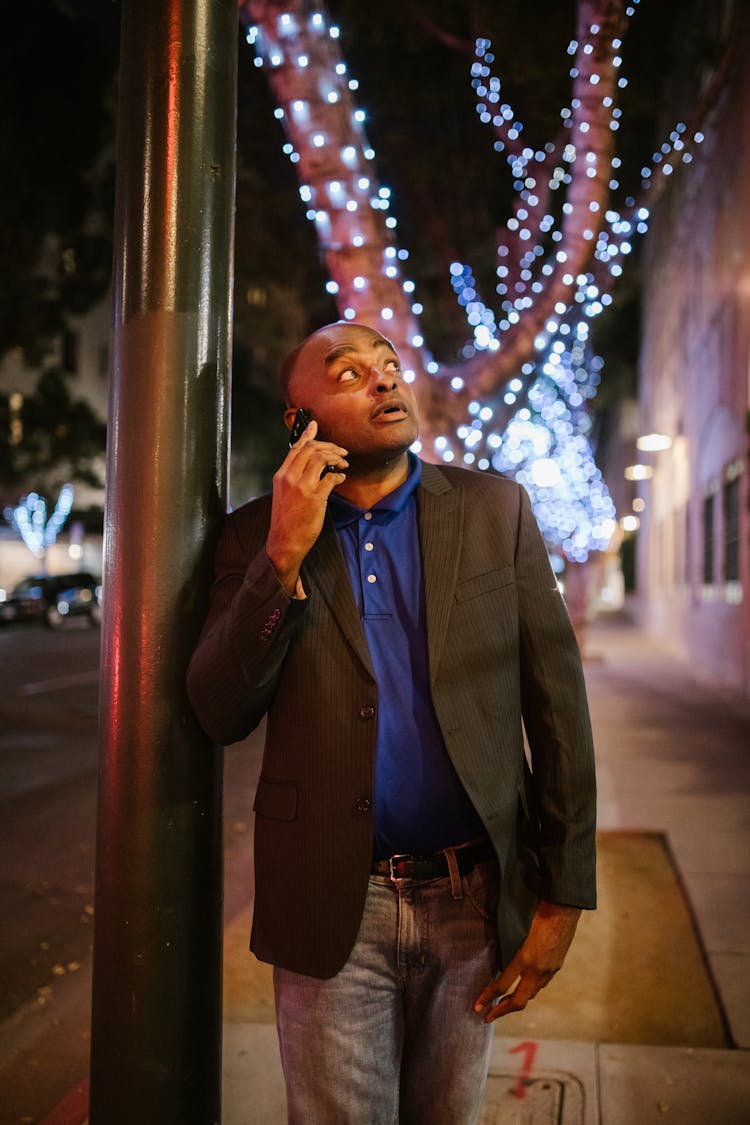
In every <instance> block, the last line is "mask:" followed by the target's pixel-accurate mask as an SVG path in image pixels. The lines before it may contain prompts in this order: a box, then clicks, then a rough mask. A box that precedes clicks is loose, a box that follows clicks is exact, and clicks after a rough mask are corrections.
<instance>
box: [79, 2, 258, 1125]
mask: <svg viewBox="0 0 750 1125" xmlns="http://www.w3.org/2000/svg"><path fill="white" fill-rule="evenodd" d="M237 22H238V21H237V4H236V0H125V3H124V5H123V24H122V45H121V70H120V106H119V126H118V128H119V134H118V162H117V202H116V213H115V314H114V337H113V345H114V346H113V355H114V359H113V371H112V392H111V400H110V415H109V420H110V431H109V446H108V454H107V456H108V463H107V505H106V511H105V564H104V622H103V626H102V629H103V635H102V698H101V722H100V744H101V763H100V783H99V824H98V840H97V866H96V921H95V944H94V986H93V1018H92V1056H91V1102H90V1118H89V1120H90V1122H91V1125H135V1123H136V1122H137V1123H138V1125H192V1123H196V1125H198V1123H200V1125H207V1123H210V1122H218V1121H219V1116H220V1085H221V937H222V925H221V923H222V919H221V857H222V846H221V761H220V757H219V755H218V754H217V753H216V752H215V751H213V750H212V748H211V746H210V745H209V744H207V742H206V739H205V738H204V736H203V735H202V733H201V732H200V730H199V729H198V727H197V724H196V723H195V721H194V719H193V718H192V715H191V713H190V710H189V707H188V704H187V700H186V695H185V687H184V677H185V667H186V664H187V660H188V658H189V654H190V651H191V648H192V645H193V643H194V641H195V638H196V635H197V629H198V627H199V624H200V618H201V616H202V612H203V605H202V604H201V603H202V591H204V590H205V589H206V587H207V585H208V573H209V569H210V553H211V548H210V540H211V531H212V530H213V528H215V526H216V524H217V523H218V520H219V518H220V516H221V515H222V514H223V512H224V511H225V508H226V475H227V474H226V464H227V433H228V402H229V394H228V385H229V367H230V319H231V317H230V314H231V296H230V294H231V281H232V229H233V203H234V172H235V164H234V149H235V118H236V98H237V94H236V66H237V62H236V60H237Z"/></svg>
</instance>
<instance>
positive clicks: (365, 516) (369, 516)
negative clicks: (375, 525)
mask: <svg viewBox="0 0 750 1125" xmlns="http://www.w3.org/2000/svg"><path fill="white" fill-rule="evenodd" d="M362 519H365V520H371V519H372V512H365V514H364V516H363V517H362Z"/></svg>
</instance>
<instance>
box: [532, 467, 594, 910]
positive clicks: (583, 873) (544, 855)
mask: <svg viewBox="0 0 750 1125" xmlns="http://www.w3.org/2000/svg"><path fill="white" fill-rule="evenodd" d="M516 581H517V585H518V594H519V621H520V648H521V651H520V659H521V701H522V710H523V719H524V727H525V729H526V735H527V739H528V743H529V749H530V753H531V768H532V774H531V786H530V788H531V792H530V794H529V796H530V798H531V800H530V804H531V805H532V807H533V810H534V811H535V813H536V819H537V821H538V832H539V844H538V855H539V861H540V865H541V872H540V874H541V883H540V888H539V892H540V897H541V898H543V899H546V900H548V901H550V902H556V903H561V904H566V905H569V906H579V907H583V908H588V909H591V908H593V907H595V906H596V872H595V827H596V782H595V772H594V748H593V740H592V735H591V724H590V720H589V711H588V703H587V699H586V687H585V684H584V679H583V669H582V666H581V658H580V654H579V651H578V644H577V642H576V638H575V634H574V632H573V628H572V625H571V623H570V619H569V617H568V613H567V610H566V608H565V605H564V602H563V599H562V596H561V594H560V592H559V589H558V586H557V582H556V579H555V576H554V574H553V573H552V568H551V567H550V564H549V558H548V556H547V550H546V547H545V545H544V540H543V539H542V536H541V533H540V531H539V529H538V527H537V524H536V520H535V519H534V516H533V514H532V511H531V505H530V502H529V498H528V496H527V494H526V492H525V491H524V490H523V489H521V506H520V513H519V526H518V538H517V548H516Z"/></svg>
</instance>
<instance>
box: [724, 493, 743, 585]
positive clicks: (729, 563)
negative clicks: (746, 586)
mask: <svg viewBox="0 0 750 1125" xmlns="http://www.w3.org/2000/svg"><path fill="white" fill-rule="evenodd" d="M739 578H740V478H739V477H735V478H734V480H728V481H725V483H724V581H725V582H739Z"/></svg>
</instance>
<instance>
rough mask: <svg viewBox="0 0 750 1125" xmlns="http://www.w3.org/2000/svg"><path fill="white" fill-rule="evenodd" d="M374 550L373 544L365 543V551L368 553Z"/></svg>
mask: <svg viewBox="0 0 750 1125" xmlns="http://www.w3.org/2000/svg"><path fill="white" fill-rule="evenodd" d="M373 549H374V544H373V543H365V550H366V551H372V550H373Z"/></svg>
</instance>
